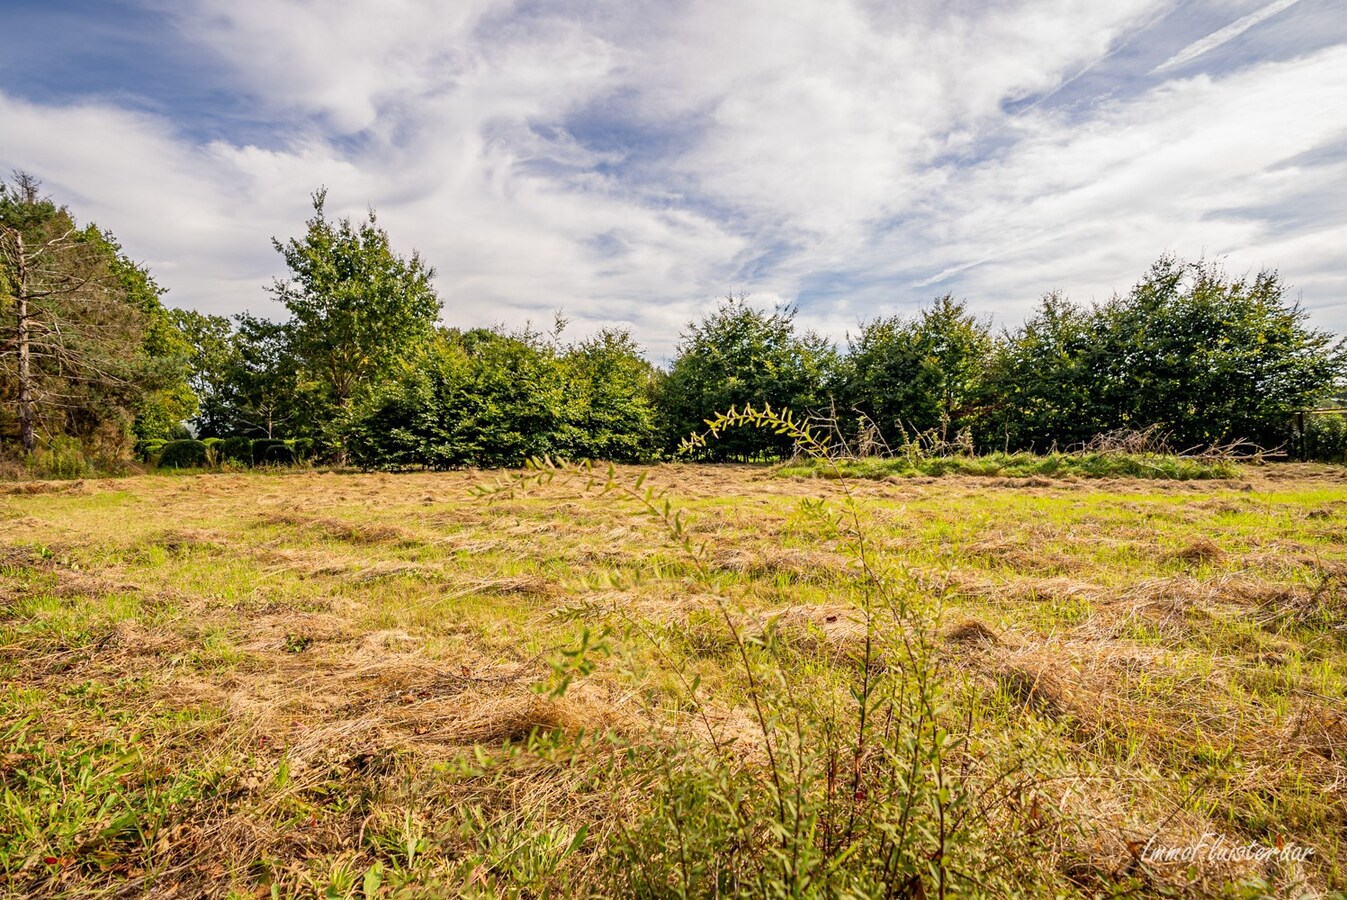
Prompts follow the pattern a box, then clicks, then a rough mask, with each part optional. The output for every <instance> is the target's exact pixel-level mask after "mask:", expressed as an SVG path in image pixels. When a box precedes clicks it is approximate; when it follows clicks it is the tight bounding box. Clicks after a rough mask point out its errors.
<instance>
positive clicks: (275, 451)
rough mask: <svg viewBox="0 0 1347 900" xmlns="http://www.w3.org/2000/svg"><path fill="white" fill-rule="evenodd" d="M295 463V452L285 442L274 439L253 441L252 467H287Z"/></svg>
mask: <svg viewBox="0 0 1347 900" xmlns="http://www.w3.org/2000/svg"><path fill="white" fill-rule="evenodd" d="M294 462H295V451H293V450H291V449H290V447H289V446H288V445H287V444H286V443H285V441H282V440H277V439H275V438H258V439H257V440H255V441H253V465H255V466H289V465H293V464H294Z"/></svg>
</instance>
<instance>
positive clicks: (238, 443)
mask: <svg viewBox="0 0 1347 900" xmlns="http://www.w3.org/2000/svg"><path fill="white" fill-rule="evenodd" d="M220 459H221V461H222V462H234V463H243V464H244V465H251V464H252V461H253V442H252V441H251V440H250V439H249V438H246V437H239V436H237V435H235V436H234V437H227V438H225V439H224V440H223V441H221V442H220Z"/></svg>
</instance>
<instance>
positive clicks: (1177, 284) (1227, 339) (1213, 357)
mask: <svg viewBox="0 0 1347 900" xmlns="http://www.w3.org/2000/svg"><path fill="white" fill-rule="evenodd" d="M1098 314H1099V316H1100V318H1101V320H1102V324H1101V328H1100V331H1101V334H1102V336H1103V337H1104V339H1105V340H1104V343H1103V344H1102V346H1103V348H1104V349H1105V351H1106V354H1107V356H1106V358H1107V362H1108V365H1107V368H1106V372H1107V375H1106V376H1105V378H1104V379H1103V384H1101V385H1100V386H1099V390H1100V394H1101V397H1102V398H1103V401H1104V403H1105V405H1106V407H1107V408H1109V409H1110V411H1111V412H1112V417H1113V419H1114V421H1116V422H1118V423H1119V424H1120V425H1122V426H1129V427H1130V426H1136V427H1143V426H1146V425H1151V424H1158V425H1160V426H1162V427H1163V428H1165V429H1166V430H1167V431H1169V432H1171V433H1172V435H1173V439H1174V440H1175V441H1176V442H1178V443H1180V444H1183V445H1185V446H1189V445H1200V444H1213V443H1220V442H1223V441H1229V440H1233V439H1238V438H1247V439H1251V440H1254V441H1257V442H1259V443H1262V444H1265V445H1268V446H1272V445H1277V444H1280V443H1282V442H1283V441H1284V440H1285V438H1286V435H1287V433H1288V416H1289V414H1290V413H1291V412H1292V411H1293V410H1295V409H1300V408H1304V407H1306V406H1312V405H1314V403H1315V402H1316V401H1317V400H1319V398H1321V397H1323V396H1325V395H1326V394H1328V393H1330V392H1331V391H1332V390H1333V389H1334V388H1335V387H1336V386H1337V384H1338V383H1339V380H1340V379H1341V377H1342V375H1343V371H1344V368H1343V366H1344V357H1343V342H1342V341H1340V340H1338V341H1335V340H1334V339H1333V337H1332V336H1331V335H1329V334H1328V333H1326V332H1322V331H1317V330H1314V329H1311V328H1309V327H1307V326H1306V319H1307V316H1308V314H1307V313H1306V312H1305V310H1303V309H1301V308H1300V305H1299V304H1298V303H1297V302H1295V301H1294V300H1290V299H1289V298H1288V297H1287V291H1286V286H1285V285H1284V284H1282V281H1281V278H1280V276H1279V275H1278V274H1277V273H1276V272H1275V271H1262V272H1259V273H1258V274H1257V275H1256V276H1254V277H1253V278H1252V279H1246V278H1240V279H1231V278H1228V277H1227V276H1226V275H1225V273H1224V272H1222V271H1221V269H1220V268H1219V267H1218V266H1217V265H1216V264H1214V263H1211V262H1197V263H1186V262H1184V261H1182V260H1180V259H1178V258H1176V257H1172V256H1165V257H1162V258H1161V259H1160V260H1158V261H1157V262H1156V263H1155V265H1153V266H1152V267H1151V270H1150V272H1149V273H1148V274H1147V275H1146V277H1145V278H1144V279H1142V280H1141V281H1140V282H1139V283H1138V284H1137V285H1136V287H1134V288H1133V289H1132V291H1131V293H1130V294H1128V295H1127V296H1126V297H1122V298H1114V299H1113V300H1112V301H1110V302H1109V303H1108V304H1106V305H1105V306H1104V307H1102V308H1101V309H1100V310H1099V313H1098Z"/></svg>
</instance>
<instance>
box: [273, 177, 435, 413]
mask: <svg viewBox="0 0 1347 900" xmlns="http://www.w3.org/2000/svg"><path fill="white" fill-rule="evenodd" d="M326 198H327V192H326V190H319V191H318V192H317V193H315V194H314V195H313V209H314V215H313V218H311V219H309V221H308V223H307V224H308V228H307V231H306V233H305V235H304V237H303V238H302V239H291V240H290V241H289V242H287V243H284V244H282V243H281V242H280V241H279V240H274V239H273V241H272V243H273V245H274V246H275V247H276V250H277V252H279V253H280V254H281V255H282V256H283V257H284V258H285V263H286V266H288V267H289V269H290V277H289V278H288V279H284V280H282V279H277V281H276V282H275V284H274V285H273V287H272V289H271V290H272V294H273V295H274V296H275V298H276V299H277V300H279V301H280V302H281V303H283V304H285V307H286V309H287V310H288V311H289V312H290V316H291V321H290V322H289V323H288V324H287V326H286V327H287V328H288V332H287V338H288V349H289V351H290V352H291V353H293V355H294V357H295V360H296V363H297V366H298V370H299V372H300V375H301V377H302V378H305V379H308V380H311V381H312V382H313V383H314V385H315V388H316V393H317V394H318V395H319V399H320V401H321V402H323V403H325V404H326V405H327V406H328V407H329V408H330V409H331V414H339V413H340V412H342V411H344V410H347V409H348V408H349V407H350V405H351V401H352V399H353V397H354V396H355V394H356V392H357V390H358V389H360V388H361V387H362V386H365V387H368V386H370V385H372V384H374V383H375V382H377V381H378V379H379V378H380V377H382V376H383V375H386V374H387V373H389V372H391V371H393V370H394V369H395V368H396V366H397V364H398V363H399V362H400V361H401V360H403V359H405V358H406V357H407V356H408V355H409V354H410V353H411V352H412V350H413V349H414V348H415V347H416V346H417V345H418V344H419V343H421V342H423V341H425V340H426V339H428V338H429V337H430V335H431V333H432V331H433V329H434V325H435V321H436V319H437V318H438V316H439V312H440V301H439V299H438V298H437V297H436V296H435V291H434V289H433V288H432V287H431V279H432V278H433V277H434V275H435V271H434V269H432V268H430V267H428V266H426V265H425V264H424V263H423V262H422V261H421V258H420V256H419V255H418V254H416V253H415V252H413V253H412V256H411V258H410V259H403V258H402V257H400V256H398V255H397V254H395V253H394V252H393V250H392V248H391V246H390V243H389V238H388V234H387V232H385V231H383V229H381V228H379V227H378V225H377V220H376V217H375V213H374V211H373V210H370V212H369V217H368V218H367V219H366V220H365V221H364V222H361V223H360V224H359V225H356V224H353V223H352V222H351V220H350V219H349V218H343V219H339V220H338V221H337V222H335V223H334V222H331V221H329V220H328V219H327V217H326V215H325V213H324V210H323V205H324V202H325V201H326Z"/></svg>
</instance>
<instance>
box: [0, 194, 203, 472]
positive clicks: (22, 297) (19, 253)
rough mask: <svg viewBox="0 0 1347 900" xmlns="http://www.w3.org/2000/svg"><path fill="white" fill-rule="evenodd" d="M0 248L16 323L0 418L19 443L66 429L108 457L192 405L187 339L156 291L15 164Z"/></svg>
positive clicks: (4, 200) (107, 238)
mask: <svg viewBox="0 0 1347 900" xmlns="http://www.w3.org/2000/svg"><path fill="white" fill-rule="evenodd" d="M0 250H2V251H3V252H0V284H2V285H3V286H4V288H5V290H4V296H3V310H4V315H5V316H6V317H8V318H12V319H13V321H14V323H15V327H16V337H15V340H13V341H11V342H8V343H7V344H6V346H5V350H4V353H3V362H4V368H3V370H0V384H2V385H3V389H4V393H5V395H7V396H10V397H15V398H17V401H16V404H15V407H14V411H13V418H12V419H10V418H8V416H7V417H6V419H7V421H5V422H4V423H3V424H4V426H5V430H6V431H8V430H10V428H11V427H12V428H13V429H14V430H16V431H17V432H18V433H19V434H18V437H19V444H20V446H21V447H23V448H25V449H32V447H33V446H34V445H35V443H36V435H37V434H39V433H41V434H44V435H46V436H47V437H55V436H58V435H68V436H70V437H73V438H75V439H77V440H79V441H80V442H81V443H82V444H83V445H84V446H85V448H86V449H87V450H89V451H90V452H91V453H93V454H95V455H99V456H101V457H104V458H108V459H117V458H121V457H124V456H126V455H127V454H128V453H129V452H130V450H131V449H132V447H133V445H134V444H143V443H144V442H145V441H147V440H151V439H156V438H164V437H167V436H168V435H169V433H170V432H171V431H172V430H173V429H174V428H175V427H177V426H178V425H179V423H181V421H182V420H183V419H184V418H186V417H187V416H188V415H190V414H191V413H192V412H193V411H194V410H195V406H196V400H195V396H194V395H193V393H192V391H191V388H190V385H189V384H188V382H187V375H188V373H187V368H186V362H187V360H186V356H187V350H188V347H187V345H186V343H185V342H184V341H183V340H182V339H181V337H180V336H179V334H178V333H177V331H176V329H175V328H174V327H173V323H172V320H171V317H170V315H169V313H168V312H167V310H166V309H165V308H164V306H163V304H162V302H161V296H162V294H163V291H162V289H161V288H159V286H158V285H157V284H155V282H154V280H153V279H152V278H151V276H150V274H149V272H148V271H147V270H146V269H145V268H144V267H142V266H139V265H137V264H136V263H134V262H132V261H131V260H130V259H129V258H127V256H126V255H125V254H124V253H123V252H122V247H121V245H120V244H119V243H118V242H117V240H116V238H114V237H113V235H112V234H111V233H110V232H107V231H103V230H100V229H99V228H98V227H97V226H95V225H92V224H88V225H85V226H83V227H80V226H78V225H77V223H76V222H75V220H74V218H73V216H72V215H71V213H70V212H69V210H67V209H66V208H64V207H58V206H57V205H56V204H55V203H54V202H52V201H51V200H50V199H47V198H44V197H42V196H41V194H40V191H39V185H38V183H37V182H36V181H35V180H34V179H32V178H30V177H28V176H25V175H22V174H19V175H18V176H16V178H15V181H14V183H13V184H11V185H4V186H0Z"/></svg>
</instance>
